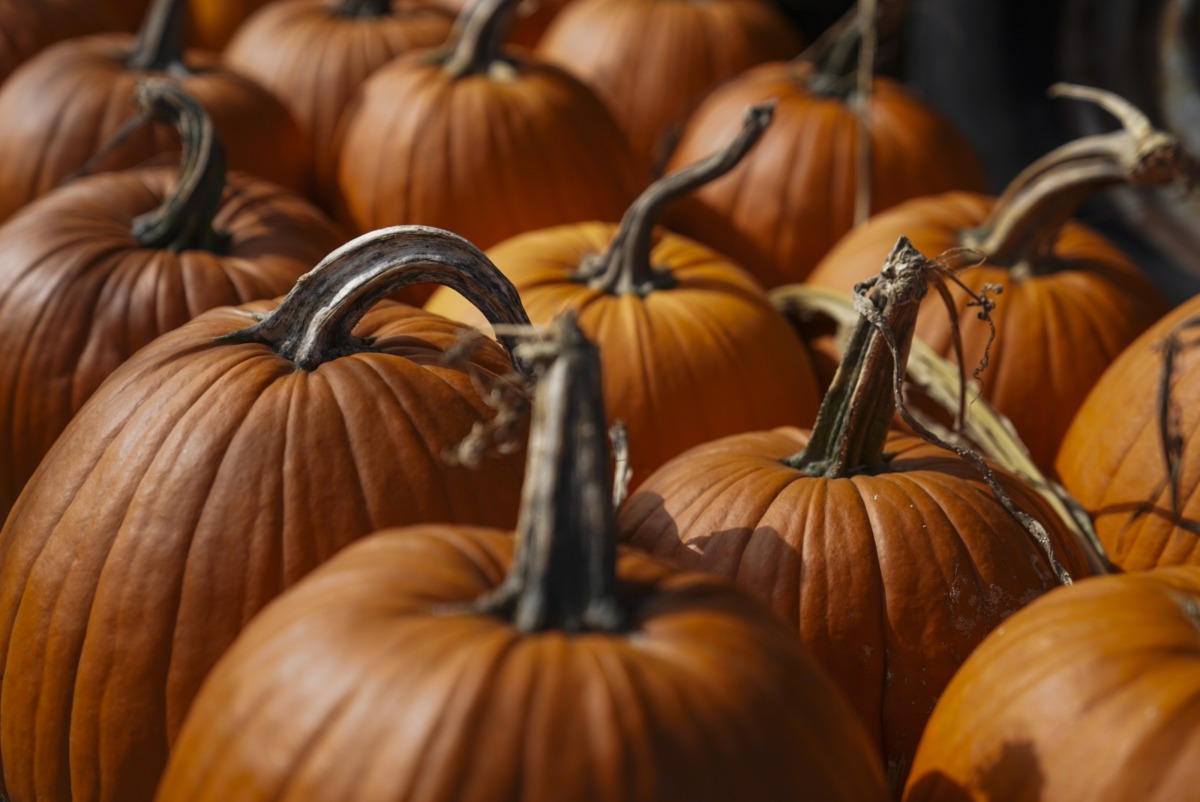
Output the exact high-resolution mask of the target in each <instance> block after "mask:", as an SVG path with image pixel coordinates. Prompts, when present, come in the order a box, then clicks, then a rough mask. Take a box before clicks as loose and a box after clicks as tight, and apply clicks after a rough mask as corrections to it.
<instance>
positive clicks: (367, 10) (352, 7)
mask: <svg viewBox="0 0 1200 802" xmlns="http://www.w3.org/2000/svg"><path fill="white" fill-rule="evenodd" d="M391 13H392V0H342V2H341V3H339V4H338V6H337V8H335V9H334V10H333V15H334V16H335V17H349V18H352V19H376V18H377V17H386V16H388V15H389V14H391Z"/></svg>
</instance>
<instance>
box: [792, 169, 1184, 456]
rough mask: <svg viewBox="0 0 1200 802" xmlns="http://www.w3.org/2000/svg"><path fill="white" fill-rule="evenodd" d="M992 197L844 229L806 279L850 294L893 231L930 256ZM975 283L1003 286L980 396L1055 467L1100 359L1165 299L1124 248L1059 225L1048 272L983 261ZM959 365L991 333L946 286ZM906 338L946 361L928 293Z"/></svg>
mask: <svg viewBox="0 0 1200 802" xmlns="http://www.w3.org/2000/svg"><path fill="white" fill-rule="evenodd" d="M992 202H993V199H992V198H989V197H986V196H982V195H975V194H972V193H957V192H955V193H946V194H943V195H939V196H934V197H930V198H919V199H916V200H912V201H908V202H907V203H904V204H901V205H900V206H898V207H896V208H894V209H892V210H890V211H888V212H885V213H883V214H880V215H878V216H876V217H875V218H873V219H871V220H869V221H867V223H865V224H864V225H862V226H860V227H859V228H857V229H855V230H854V231H852V232H851V233H850V234H848V235H846V237H845V238H843V239H842V240H841V241H840V242H839V243H838V244H837V246H836V247H835V248H834V249H833V250H832V251H830V253H829V255H828V256H826V257H825V259H824V260H822V262H821V263H820V264H819V265H818V266H817V268H816V269H815V270H814V271H813V273H812V275H811V276H810V277H809V279H808V281H809V282H810V283H812V284H817V285H820V286H825V287H831V288H833V289H837V290H842V291H843V292H847V293H848V292H850V290H851V289H852V288H853V286H854V284H855V283H857V282H859V281H863V280H865V279H867V278H870V277H871V276H872V275H874V273H875V272H876V271H878V269H879V265H880V263H881V262H882V260H883V258H884V256H886V255H887V253H888V251H889V250H890V249H891V247H892V245H893V244H894V243H895V242H896V238H897V237H898V236H900V235H901V234H903V235H905V236H907V237H909V239H911V240H912V243H913V245H914V246H916V248H917V249H918V250H920V251H921V252H922V253H924V254H926V255H928V256H929V257H931V258H932V257H935V256H937V255H938V254H940V253H942V252H943V251H946V250H948V249H950V248H956V247H960V246H961V244H962V243H961V241H960V233H961V232H963V231H967V230H969V229H972V228H974V227H976V226H979V225H981V224H982V223H983V222H984V220H985V218H986V217H987V214H988V212H989V211H990V209H991V204H992ZM958 278H959V279H961V280H962V281H963V282H964V283H965V284H966V285H967V286H968V287H970V288H971V289H972V290H973V291H975V292H979V291H980V290H981V289H982V288H983V286H984V285H985V284H993V285H997V286H999V287H1001V288H1003V291H1002V292H1001V293H1000V294H999V295H997V296H996V297H995V300H996V308H995V310H994V311H993V312H992V319H993V320H994V321H995V323H996V337H995V340H994V341H993V342H992V344H991V351H990V354H991V356H990V359H989V361H988V366H987V368H986V369H985V370H984V371H983V373H981V374H980V376H979V381H980V383H981V385H982V388H983V397H984V398H986V399H987V400H988V401H990V402H991V403H992V405H993V406H995V407H996V409H998V410H999V411H1000V412H1002V413H1004V414H1005V415H1006V416H1007V417H1008V418H1009V419H1010V420H1011V421H1012V422H1013V425H1014V426H1016V429H1017V432H1018V434H1020V436H1021V439H1022V440H1023V441H1024V442H1025V444H1026V445H1027V446H1028V447H1029V452H1030V455H1031V456H1032V457H1033V460H1034V462H1035V463H1037V465H1038V467H1039V468H1041V469H1042V470H1043V471H1046V472H1048V473H1050V472H1053V470H1054V459H1055V455H1056V454H1057V453H1058V448H1059V444H1060V443H1061V442H1062V439H1063V436H1064V435H1065V434H1066V431H1067V428H1068V427H1069V426H1070V425H1071V420H1072V419H1073V418H1074V416H1075V412H1076V410H1078V409H1079V406H1080V405H1081V404H1082V403H1083V399H1084V398H1085V397H1086V396H1087V394H1088V391H1089V390H1091V388H1092V386H1093V385H1094V384H1095V383H1096V381H1097V380H1099V378H1100V376H1101V374H1103V373H1104V371H1105V369H1107V368H1108V366H1109V364H1111V363H1112V361H1113V360H1114V359H1115V358H1116V357H1117V355H1118V354H1120V353H1121V352H1122V351H1123V350H1124V349H1125V347H1126V346H1128V345H1129V344H1130V343H1131V342H1133V340H1134V339H1135V338H1136V337H1137V336H1138V335H1139V334H1141V332H1142V331H1143V330H1145V329H1146V328H1147V327H1148V326H1150V325H1151V324H1152V323H1153V322H1154V321H1155V320H1157V319H1158V317H1159V316H1160V315H1162V314H1163V313H1164V312H1165V311H1166V309H1167V304H1166V301H1165V300H1163V298H1162V296H1161V295H1160V294H1159V293H1158V291H1157V290H1156V289H1155V288H1154V286H1153V285H1152V284H1151V283H1150V281H1149V280H1148V279H1147V278H1146V277H1145V276H1143V275H1142V274H1141V272H1140V271H1139V270H1138V268H1137V266H1136V265H1134V264H1133V263H1132V262H1131V261H1130V260H1129V258H1128V257H1127V256H1125V255H1124V254H1123V253H1121V251H1120V250H1118V249H1117V248H1116V246H1114V245H1112V244H1111V243H1110V242H1109V241H1108V240H1107V239H1105V238H1104V237H1102V236H1101V235H1100V234H1097V233H1096V232H1094V231H1092V230H1090V229H1088V228H1087V227H1085V226H1083V225H1080V224H1078V223H1071V222H1068V223H1067V224H1066V226H1064V228H1063V230H1062V232H1061V233H1060V235H1059V237H1058V240H1057V241H1056V243H1055V246H1054V265H1053V270H1052V271H1050V272H1046V273H1043V274H1041V275H1037V274H1033V275H1023V274H1021V273H1018V272H1014V271H1012V270H1010V269H1009V268H1008V266H1007V265H991V264H983V265H980V266H977V267H972V268H971V269H970V270H964V271H961V272H959V273H958ZM951 294H952V296H953V297H954V299H955V301H956V303H955V306H956V308H957V311H958V319H959V322H960V324H961V331H962V341H963V355H964V359H965V360H966V363H967V365H968V366H969V367H968V369H969V370H973V369H974V367H975V366H977V365H978V364H979V363H980V360H981V359H982V358H983V353H984V347H985V344H986V343H987V339H988V337H989V335H990V333H991V332H990V329H989V327H988V325H987V323H985V322H984V321H981V320H979V319H978V317H977V315H976V311H977V310H974V309H972V308H968V307H967V303H968V300H969V299H968V298H967V295H966V293H964V292H962V291H961V290H958V289H957V288H954V287H951ZM924 305H925V309H924V311H922V313H921V315H920V317H919V318H918V321H917V330H916V335H917V337H919V338H920V339H922V340H924V341H925V342H926V343H928V344H929V345H930V346H932V347H933V348H934V350H936V351H938V352H939V353H941V354H942V355H943V356H945V357H947V358H949V359H954V358H955V357H954V351H953V342H952V339H951V337H952V335H951V328H950V319H949V317H948V316H947V314H946V311H945V307H944V305H942V302H941V300H940V296H938V294H937V293H929V296H928V297H926V299H925V301H924Z"/></svg>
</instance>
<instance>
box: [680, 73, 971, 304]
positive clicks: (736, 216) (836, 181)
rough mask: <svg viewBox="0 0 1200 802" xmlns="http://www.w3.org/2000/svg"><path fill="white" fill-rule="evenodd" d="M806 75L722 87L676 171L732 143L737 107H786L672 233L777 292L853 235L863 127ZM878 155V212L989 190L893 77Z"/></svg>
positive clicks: (691, 124)
mask: <svg viewBox="0 0 1200 802" xmlns="http://www.w3.org/2000/svg"><path fill="white" fill-rule="evenodd" d="M801 70H802V67H801V66H800V65H796V64H792V63H784V62H772V63H770V64H764V65H761V66H758V67H755V68H754V69H752V70H749V71H747V72H746V73H744V74H742V75H739V76H738V77H737V78H734V79H733V80H731V81H729V82H728V83H726V84H724V85H723V86H721V87H719V88H718V89H716V90H714V91H713V93H712V94H711V95H709V96H708V97H707V98H705V99H704V102H703V103H701V104H700V106H699V108H697V109H696V111H695V113H694V114H692V116H691V117H689V118H688V122H687V125H686V126H684V129H683V134H682V136H681V137H680V140H679V145H678V146H677V147H676V149H675V152H674V153H673V154H672V156H671V161H670V163H669V164H668V167H667V169H668V171H670V170H673V169H676V167H677V166H680V165H685V164H690V163H691V162H693V161H696V160H697V159H699V158H702V157H703V156H704V154H707V153H710V152H712V150H713V148H714V146H715V145H716V144H718V143H721V142H725V141H727V140H728V138H729V137H730V136H732V134H733V132H734V131H736V130H737V129H736V123H737V119H738V116H737V115H738V113H739V110H740V109H743V108H745V107H746V106H748V105H751V104H755V103H762V102H764V101H766V100H769V99H771V98H775V99H777V100H778V105H777V106H776V108H775V116H774V120H773V122H772V124H771V128H770V129H769V130H768V131H766V133H765V134H764V135H763V139H762V141H761V142H759V143H758V145H757V147H756V148H755V149H754V151H753V152H751V153H750V154H748V155H747V156H746V158H745V160H744V161H743V162H742V164H740V165H738V166H737V167H736V168H734V169H733V170H731V171H730V173H729V174H728V175H726V176H724V177H722V178H720V179H718V180H716V181H713V182H712V183H710V184H708V185H707V186H704V187H702V188H700V189H699V190H697V191H696V192H695V193H694V194H692V195H691V196H690V197H688V198H685V199H683V200H681V201H680V202H679V204H677V205H676V206H674V207H673V208H672V209H671V210H670V211H669V212H668V213H667V216H666V221H667V225H669V226H670V227H671V228H672V229H673V230H675V231H678V232H679V233H681V234H686V235H687V236H689V237H694V238H695V239H698V240H700V241H701V242H705V243H707V244H708V245H711V246H712V247H713V248H716V249H717V250H718V251H721V252H722V253H725V254H728V255H729V256H731V257H732V258H733V259H734V260H735V261H737V262H738V264H741V265H745V266H746V269H747V270H749V271H751V272H752V273H754V275H755V276H756V277H757V278H758V280H759V281H761V282H762V283H763V285H764V286H766V287H768V288H771V287H778V286H780V285H783V284H790V283H793V282H797V281H803V280H804V278H805V277H806V276H807V275H808V274H809V273H810V272H811V271H812V269H813V268H814V267H815V266H816V264H817V263H818V262H819V261H820V260H821V258H822V257H823V256H825V254H826V253H828V252H829V249H830V248H832V247H833V245H834V244H835V243H836V242H837V241H838V239H839V238H840V237H841V236H842V235H843V234H845V233H846V232H847V231H849V230H850V229H851V228H853V226H854V208H855V197H856V194H857V191H858V179H857V177H856V176H857V172H858V171H857V166H856V159H857V158H858V156H857V147H858V145H857V142H858V118H857V116H856V114H855V112H854V110H853V109H852V108H851V107H850V105H849V104H848V103H847V102H846V101H844V100H842V99H839V98H836V97H825V96H821V95H818V94H815V93H814V92H812V91H811V90H810V89H809V88H808V85H807V82H806V80H805V74H804V73H803V72H802V71H801ZM870 153H871V212H872V214H874V213H877V212H881V211H883V210H884V209H888V208H890V207H892V206H895V205H896V204H898V203H901V202H902V201H906V200H909V199H910V198H916V197H920V196H923V195H934V194H937V193H941V192H946V191H949V190H953V189H965V190H975V191H983V190H984V189H986V186H987V185H986V182H985V177H984V174H983V170H982V168H981V167H980V165H979V162H978V161H977V159H976V158H975V155H974V154H973V153H972V151H971V148H970V146H969V145H968V144H967V142H966V140H965V139H964V138H963V137H962V135H960V134H959V133H958V131H957V130H955V129H954V127H953V125H951V123H950V122H949V121H948V120H945V119H943V118H942V117H941V116H940V115H938V114H936V113H935V112H934V111H933V110H931V109H930V108H928V107H927V106H925V105H924V104H923V103H921V102H920V101H918V100H917V99H916V98H914V97H913V96H912V95H910V94H909V93H908V92H907V91H905V89H904V88H903V87H902V86H900V85H899V84H897V83H895V82H894V81H891V80H888V79H886V78H876V79H875V81H874V82H873V88H872V97H871V104H870ZM889 247H890V244H889ZM875 270H878V264H877V265H876V266H875Z"/></svg>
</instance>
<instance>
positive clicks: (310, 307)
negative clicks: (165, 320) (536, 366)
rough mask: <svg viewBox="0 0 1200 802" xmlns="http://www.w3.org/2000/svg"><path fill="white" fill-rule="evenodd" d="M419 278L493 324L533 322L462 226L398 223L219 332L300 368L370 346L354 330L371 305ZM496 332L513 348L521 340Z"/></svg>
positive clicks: (355, 243)
mask: <svg viewBox="0 0 1200 802" xmlns="http://www.w3.org/2000/svg"><path fill="white" fill-rule="evenodd" d="M415 284H439V285H442V286H444V287H450V288H451V289H453V290H454V291H455V292H458V293H459V294H461V295H463V296H464V297H465V298H466V299H467V300H469V301H470V302H471V303H473V304H474V305H475V306H476V307H477V308H478V309H479V311H480V312H482V313H483V315H484V317H485V318H487V320H488V322H489V323H491V324H492V327H493V328H496V329H498V330H507V329H509V327H511V326H528V325H529V316H528V315H527V314H525V307H524V306H523V305H522V304H521V298H520V296H519V295H518V294H517V290H516V288H515V287H513V285H512V282H511V281H509V280H508V279H507V278H506V277H505V276H504V274H503V273H501V272H500V270H499V269H498V268H497V267H496V266H495V265H494V264H492V262H491V260H490V259H488V258H487V257H486V256H484V254H483V252H482V251H480V250H479V249H478V248H476V247H475V246H474V245H472V244H471V243H469V242H467V241H466V240H465V239H463V238H462V237H460V236H458V235H457V234H452V233H450V232H449V231H443V230H442V229H439V228H430V227H428V226H395V227H392V228H383V229H380V230H378V231H372V232H370V233H368V234H364V235H363V236H361V237H358V238H357V239H354V240H351V241H350V242H348V243H346V244H345V245H343V246H342V247H340V248H338V249H337V250H336V251H334V252H333V253H331V254H329V255H328V256H326V257H325V258H324V259H322V260H321V263H320V264H319V265H317V266H316V267H314V268H313V269H312V270H310V271H309V272H308V273H306V274H305V275H303V276H301V277H300V280H299V281H297V282H296V286H295V287H293V288H292V291H291V292H290V293H288V295H287V297H286V298H284V299H283V301H282V302H281V303H280V304H279V306H278V307H276V309H275V311H274V312H272V313H271V314H270V315H268V316H267V317H265V318H264V319H262V320H260V321H259V322H258V323H256V324H254V325H253V326H250V327H248V328H245V329H242V330H241V331H237V332H234V333H232V334H228V335H226V336H224V337H222V338H221V340H222V341H223V342H234V343H241V342H256V343H261V344H264V345H266V346H268V347H270V348H271V349H272V350H274V351H275V352H276V353H277V354H279V355H280V356H282V357H284V358H285V359H289V360H291V361H292V362H294V363H295V364H296V367H297V368H298V369H300V370H309V371H311V370H316V368H317V367H319V366H320V365H322V364H323V363H325V362H329V361H331V360H333V359H337V358H338V357H340V356H345V355H347V354H353V353H358V352H360V351H366V350H370V343H369V342H365V341H363V340H362V339H360V338H358V337H355V336H354V335H353V333H352V332H353V330H354V327H355V326H356V325H357V324H358V321H359V320H361V319H362V316H363V315H365V314H366V313H367V310H368V309H370V308H371V307H372V306H374V305H375V304H377V303H378V302H379V301H381V300H383V299H384V298H386V297H387V296H389V295H391V294H393V293H395V292H398V291H399V290H402V289H404V288H405V287H411V286H413V285H415ZM497 339H498V340H499V341H500V343H501V344H502V345H503V346H504V347H505V349H506V350H507V351H508V352H509V354H510V355H512V356H513V360H514V364H515V365H516V366H517V368H518V369H521V370H522V371H523V372H526V373H527V372H528V371H527V370H526V369H525V367H524V365H523V364H522V363H521V361H520V359H519V358H518V357H516V356H515V352H514V348H515V346H516V340H515V339H514V338H513V337H512V336H511V335H509V334H499V335H498V336H497Z"/></svg>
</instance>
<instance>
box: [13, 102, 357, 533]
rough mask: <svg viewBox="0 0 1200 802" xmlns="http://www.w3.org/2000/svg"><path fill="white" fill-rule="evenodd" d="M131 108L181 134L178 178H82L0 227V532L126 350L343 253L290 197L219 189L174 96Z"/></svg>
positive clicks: (200, 139) (204, 143)
mask: <svg viewBox="0 0 1200 802" xmlns="http://www.w3.org/2000/svg"><path fill="white" fill-rule="evenodd" d="M138 102H139V105H140V106H142V108H143V109H144V110H145V112H146V113H147V114H149V115H152V116H155V117H158V118H160V119H162V120H164V121H166V122H167V123H168V124H171V125H174V126H177V127H178V129H179V133H180V138H181V139H182V142H183V161H182V164H181V166H180V167H179V168H178V169H174V168H165V167H149V168H143V169H140V170H124V171H118V172H113V173H102V174H98V175H94V176H88V177H87V178H82V179H80V180H78V181H76V182H74V183H71V184H68V185H67V186H64V187H60V188H59V189H56V190H52V191H51V192H50V193H48V194H47V195H45V196H43V197H41V198H39V199H38V200H36V201H34V202H33V203H31V204H30V205H29V206H28V207H26V208H25V209H23V210H22V211H21V212H19V213H18V214H17V216H16V217H14V218H13V219H12V220H10V221H9V222H8V223H7V224H6V225H4V226H3V227H0V352H3V353H4V354H5V356H4V358H3V359H0V386H3V387H6V388H9V389H8V391H7V392H5V393H3V394H2V395H0V421H3V425H0V521H2V520H3V518H4V515H5V514H6V513H7V512H8V510H9V508H10V507H11V506H12V503H13V501H15V500H16V497H17V494H18V493H19V492H20V490H21V488H22V486H24V484H25V482H26V480H28V479H29V477H30V476H31V475H32V474H33V471H34V469H35V468H36V467H37V464H38V462H40V461H41V459H42V457H43V456H45V454H46V452H47V451H49V449H50V446H51V445H52V444H53V443H54V440H55V438H57V437H58V435H59V433H61V432H62V430H63V428H65V427H66V425H67V422H68V421H70V420H71V417H72V416H73V415H74V414H75V413H76V412H78V411H79V408H80V407H81V406H82V405H83V403H84V402H85V401H87V399H88V398H89V397H90V396H91V394H92V393H93V392H94V391H95V390H96V388H97V387H98V386H99V385H100V383H101V382H102V381H104V379H105V377H107V376H108V374H110V373H111V372H112V371H113V370H114V369H115V368H116V367H117V366H118V365H120V364H121V363H122V362H124V361H125V360H126V359H128V358H129V357H130V356H131V355H132V354H133V352H134V351H136V350H137V349H139V348H141V347H142V346H143V345H146V344H147V343H149V342H150V341H151V340H153V339H154V338H155V337H157V336H159V335H160V334H162V333H164V332H167V331H170V330H171V329H174V328H177V327H178V326H180V325H182V324H183V323H186V322H187V321H188V320H190V319H192V318H193V317H195V316H196V315H198V314H199V313H201V312H203V311H205V310H207V309H211V308H213V307H216V306H224V305H228V304H240V303H244V302H246V301H252V300H254V299H257V298H272V297H275V296H277V295H281V294H283V293H285V292H287V290H288V289H290V288H291V286H292V285H293V284H294V283H295V282H296V279H297V278H298V277H299V276H300V275H301V274H302V273H304V272H305V271H307V270H308V269H309V268H310V267H312V265H313V263H315V262H316V261H318V260H319V259H320V258H321V257H322V256H323V255H324V254H326V253H328V252H329V251H330V250H332V249H333V248H335V247H337V245H338V244H339V243H341V242H342V240H343V235H342V234H341V232H340V231H339V230H338V228H337V226H335V225H334V224H333V223H332V222H331V221H330V220H329V219H328V218H326V217H325V216H324V215H322V214H321V213H320V211H319V210H317V209H316V208H314V207H313V206H312V205H311V204H309V203H308V202H307V201H305V200H304V199H303V198H300V197H299V196H297V195H295V194H294V193H292V192H287V191H285V190H283V189H282V188H280V187H278V186H277V185H275V184H271V183H268V182H266V181H263V180H261V179H258V178H254V177H252V176H249V175H246V174H244V173H234V174H233V175H231V176H229V178H228V180H226V175H225V157H224V151H223V149H222V148H221V143H220V142H219V140H218V139H217V138H216V136H215V134H214V132H213V126H212V122H211V120H210V119H209V117H208V115H207V114H205V112H204V109H203V108H201V106H200V105H199V103H197V102H196V100H195V99H194V98H192V97H191V96H190V95H187V94H186V93H185V92H184V91H183V90H181V89H179V88H178V85H177V84H174V83H168V82H166V81H161V80H149V81H146V82H144V83H143V84H141V85H139V88H138Z"/></svg>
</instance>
